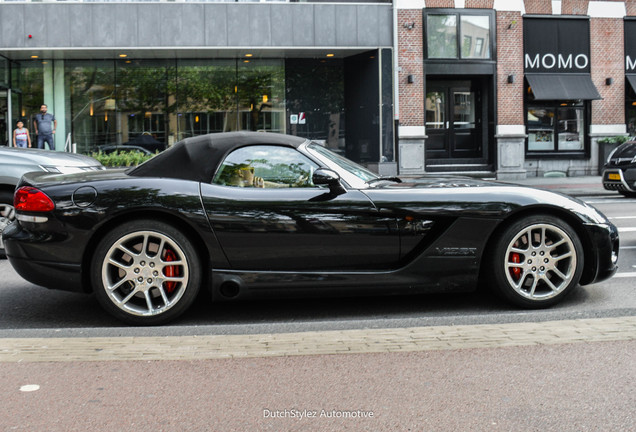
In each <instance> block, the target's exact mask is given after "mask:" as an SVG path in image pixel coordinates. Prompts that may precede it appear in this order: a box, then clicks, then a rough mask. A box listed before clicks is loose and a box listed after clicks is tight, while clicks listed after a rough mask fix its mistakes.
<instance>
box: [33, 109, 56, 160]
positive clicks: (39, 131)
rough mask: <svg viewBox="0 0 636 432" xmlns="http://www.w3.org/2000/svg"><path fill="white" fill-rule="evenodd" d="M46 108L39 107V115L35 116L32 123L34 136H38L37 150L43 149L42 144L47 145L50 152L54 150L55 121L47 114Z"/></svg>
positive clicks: (52, 116) (53, 117) (51, 115)
mask: <svg viewBox="0 0 636 432" xmlns="http://www.w3.org/2000/svg"><path fill="white" fill-rule="evenodd" d="M47 109H48V107H47V106H46V104H42V106H41V107H40V114H36V115H35V121H34V123H33V125H34V128H35V134H36V135H37V136H38V148H39V149H43V148H44V143H47V144H48V146H49V149H50V150H54V149H55V142H54V141H53V134H54V133H55V129H56V128H57V120H55V116H54V115H53V114H49V113H47V112H46V111H47Z"/></svg>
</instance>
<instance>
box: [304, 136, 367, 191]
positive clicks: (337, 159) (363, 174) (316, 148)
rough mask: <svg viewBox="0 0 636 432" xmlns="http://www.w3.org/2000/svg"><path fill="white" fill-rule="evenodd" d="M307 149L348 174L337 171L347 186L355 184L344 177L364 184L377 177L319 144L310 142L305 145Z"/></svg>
mask: <svg viewBox="0 0 636 432" xmlns="http://www.w3.org/2000/svg"><path fill="white" fill-rule="evenodd" d="M307 149H309V150H310V151H312V152H314V153H317V154H318V156H322V158H324V159H327V161H329V162H332V163H333V164H336V165H337V166H338V167H340V168H341V169H342V170H344V171H345V172H346V173H348V174H349V176H347V175H346V174H343V173H342V172H340V171H342V170H338V171H339V172H340V174H341V176H342V177H343V178H344V180H345V181H346V182H347V183H349V184H354V183H357V182H355V181H351V180H352V179H351V178H345V177H351V176H354V177H355V178H356V179H357V180H358V181H360V180H361V181H362V182H363V183H366V182H368V181H369V180H373V179H376V178H378V177H379V176H378V175H377V174H375V173H374V172H371V171H369V170H368V169H366V168H365V167H363V166H361V165H358V164H357V163H355V162H353V161H350V160H349V159H347V158H345V157H342V156H340V155H339V154H337V153H334V152H332V151H331V150H329V149H327V148H325V147H323V146H321V145H320V144H316V143H313V142H312V143H310V144H309V145H307ZM330 165H331V164H330Z"/></svg>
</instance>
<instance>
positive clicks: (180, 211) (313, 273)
mask: <svg viewBox="0 0 636 432" xmlns="http://www.w3.org/2000/svg"><path fill="white" fill-rule="evenodd" d="M14 207H15V211H16V221H15V222H13V223H12V224H11V225H9V226H8V227H7V228H6V229H5V231H4V242H5V247H6V252H7V256H8V258H9V260H10V262H11V265H12V266H13V267H14V268H15V269H16V271H17V272H18V273H19V274H20V275H21V276H22V277H24V278H25V279H27V280H29V281H31V282H33V283H35V284H38V285H42V286H45V287H48V288H53V289H64V290H71V291H79V292H93V293H94V294H95V295H96V297H97V299H98V301H99V302H100V304H101V305H102V306H103V307H104V308H105V309H106V310H107V311H108V312H109V313H111V314H113V315H114V316H116V317H117V318H119V319H121V320H123V321H125V322H127V323H130V324H151V325H152V324H162V323H166V322H168V321H170V320H173V319H175V318H176V317H178V316H180V315H181V314H183V313H184V312H185V311H186V310H187V309H188V307H189V306H191V305H192V303H193V302H194V301H195V300H197V299H199V301H201V299H206V298H208V299H210V300H214V301H227V300H235V299H244V298H258V297H263V296H317V295H321V296H339V295H357V294H366V295H370V294H394V293H416V292H457V291H470V290H471V289H475V288H476V287H477V286H479V285H480V284H483V285H484V286H486V287H490V288H492V289H494V290H495V291H496V292H497V293H498V294H500V295H501V296H502V297H503V298H504V299H506V300H508V301H509V302H511V303H512V304H514V305H517V306H520V307H525V308H540V307H547V306H549V305H552V304H554V303H556V302H558V301H559V300H561V299H562V298H563V297H564V296H565V295H567V294H568V293H569V292H570V291H572V290H573V289H574V288H575V287H576V286H577V285H578V284H581V285H585V284H590V283H593V282H598V281H602V280H604V279H607V278H609V277H611V276H612V275H613V274H614V272H615V271H616V268H617V260H618V242H619V240H618V232H617V230H616V227H615V226H614V225H612V223H610V222H609V221H608V220H607V218H606V217H605V216H604V215H603V214H601V213H600V212H599V211H597V210H596V209H595V208H593V207H591V206H590V205H587V204H585V203H583V202H581V201H578V200H576V199H573V198H570V197H567V196H565V195H561V194H557V193H553V192H548V191H542V190H537V189H532V188H528V187H522V186H515V185H509V184H503V183H497V182H488V181H484V180H478V179H472V178H468V177H466V178H463V177H439V176H437V177H430V178H420V179H406V178H405V179H400V178H397V177H381V176H378V175H376V174H374V173H373V172H371V171H369V170H367V169H366V168H364V167H362V166H360V165H357V164H356V163H354V162H352V161H350V160H348V159H346V158H344V157H343V156H341V155H340V154H338V153H337V152H333V151H331V150H329V149H328V148H326V147H325V146H323V145H321V144H320V143H317V142H312V141H311V140H307V139H304V138H299V137H295V136H289V135H278V134H269V133H258V132H232V133H220V134H211V135H204V136H198V137H193V138H188V139H186V140H184V141H181V142H179V143H177V144H175V145H174V146H172V147H171V148H169V149H168V150H166V151H164V152H163V153H160V154H159V155H157V156H155V157H154V158H152V159H150V160H148V161H147V162H145V163H143V164H141V165H139V166H137V167H133V168H129V169H121V170H106V171H94V172H87V173H78V174H68V175H59V174H51V173H43V172H41V173H28V174H25V175H24V176H23V177H22V179H21V181H20V183H19V184H18V187H17V189H16V192H15V197H14ZM201 290H206V291H208V292H209V294H210V295H209V296H198V294H199V292H200V291H201Z"/></svg>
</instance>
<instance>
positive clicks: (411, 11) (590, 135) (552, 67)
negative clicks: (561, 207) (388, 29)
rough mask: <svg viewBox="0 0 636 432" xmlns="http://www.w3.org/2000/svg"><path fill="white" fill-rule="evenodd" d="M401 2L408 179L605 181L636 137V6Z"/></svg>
mask: <svg viewBox="0 0 636 432" xmlns="http://www.w3.org/2000/svg"><path fill="white" fill-rule="evenodd" d="M396 6H397V8H398V22H397V34H398V44H397V45H398V48H397V49H398V50H399V56H398V57H399V60H398V62H399V64H398V68H399V74H398V80H399V83H400V85H399V94H398V97H399V104H398V109H399V120H400V121H399V125H400V126H399V128H398V137H399V147H398V153H399V154H398V160H399V170H400V172H402V173H413V174H416V173H421V172H449V171H451V172H454V171H460V172H476V173H493V174H495V175H496V177H497V178H500V179H519V178H525V177H527V176H543V175H545V174H547V173H553V172H558V173H561V174H563V175H568V176H575V175H589V174H596V173H598V169H599V167H600V166H602V164H603V163H604V158H605V157H606V156H607V152H608V151H609V149H610V147H609V146H608V145H607V144H605V141H606V139H607V138H611V137H615V136H626V135H632V136H634V135H636V129H635V126H634V123H635V122H634V120H635V116H636V104H635V103H634V102H635V99H634V97H635V94H634V89H635V88H636V87H635V86H636V78H635V75H634V71H635V68H634V66H635V61H634V57H635V55H636V52H634V49H635V48H636V47H635V45H636V32H635V25H636V16H635V15H636V1H633V0H628V1H585V0H562V1H552V0H525V1H524V0H426V1H423V0H398V1H397V2H396Z"/></svg>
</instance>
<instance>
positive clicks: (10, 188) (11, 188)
mask: <svg viewBox="0 0 636 432" xmlns="http://www.w3.org/2000/svg"><path fill="white" fill-rule="evenodd" d="M0 192H8V193H10V194H11V195H13V194H14V192H15V185H9V184H0Z"/></svg>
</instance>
